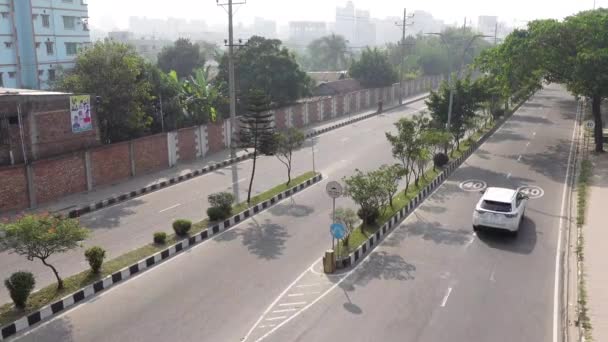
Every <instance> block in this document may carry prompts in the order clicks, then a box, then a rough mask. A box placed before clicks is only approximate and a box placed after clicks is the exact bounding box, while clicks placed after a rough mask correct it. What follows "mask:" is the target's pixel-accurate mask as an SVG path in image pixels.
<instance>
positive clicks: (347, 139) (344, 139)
mask: <svg viewBox="0 0 608 342" xmlns="http://www.w3.org/2000/svg"><path fill="white" fill-rule="evenodd" d="M349 140H350V138H349V137H345V138H342V139H340V142H343V143H345V142H347V141H349Z"/></svg>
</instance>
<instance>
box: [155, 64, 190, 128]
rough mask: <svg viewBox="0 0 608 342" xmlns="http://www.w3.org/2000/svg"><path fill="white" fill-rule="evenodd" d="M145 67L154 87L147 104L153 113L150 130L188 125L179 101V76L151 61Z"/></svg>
mask: <svg viewBox="0 0 608 342" xmlns="http://www.w3.org/2000/svg"><path fill="white" fill-rule="evenodd" d="M145 69H146V75H147V79H148V80H149V82H150V84H151V87H152V89H151V94H152V96H151V100H152V101H151V102H149V103H148V104H147V106H146V112H148V113H153V115H152V117H153V121H152V125H151V127H150V130H151V131H152V132H154V133H157V132H161V131H165V132H166V131H172V130H176V129H178V128H180V127H184V126H185V125H187V124H186V122H185V121H186V118H185V117H184V114H183V110H182V108H181V105H180V102H179V94H180V91H181V85H180V82H179V80H178V79H177V76H172V75H171V74H170V73H169V74H168V73H165V72H163V71H162V70H160V68H159V67H158V66H156V65H154V64H151V63H147V64H146V66H145ZM161 102H162V103H161Z"/></svg>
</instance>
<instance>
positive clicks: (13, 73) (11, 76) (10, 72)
mask: <svg viewBox="0 0 608 342" xmlns="http://www.w3.org/2000/svg"><path fill="white" fill-rule="evenodd" d="M15 76H17V73H16V72H15V71H9V72H8V77H9V78H15Z"/></svg>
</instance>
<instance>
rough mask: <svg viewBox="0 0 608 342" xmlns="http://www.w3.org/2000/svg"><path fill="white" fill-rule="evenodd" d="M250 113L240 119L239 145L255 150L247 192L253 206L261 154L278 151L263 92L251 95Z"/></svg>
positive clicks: (249, 100)
mask: <svg viewBox="0 0 608 342" xmlns="http://www.w3.org/2000/svg"><path fill="white" fill-rule="evenodd" d="M248 103H249V111H248V112H247V113H245V114H243V115H242V116H240V117H239V120H240V122H239V132H238V136H237V145H238V147H240V148H243V149H253V167H252V168H251V179H250V181H249V189H248V190H247V204H251V189H252V187H253V179H254V177H255V167H256V162H257V159H258V155H259V154H271V153H273V152H274V151H275V150H276V146H275V144H276V140H275V136H274V134H275V130H274V127H273V125H272V123H273V120H274V118H273V115H272V114H271V113H269V112H268V108H269V100H268V96H266V94H265V93H264V92H262V91H261V90H252V91H251V92H250V93H249V99H248Z"/></svg>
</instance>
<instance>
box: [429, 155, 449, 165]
mask: <svg viewBox="0 0 608 342" xmlns="http://www.w3.org/2000/svg"><path fill="white" fill-rule="evenodd" d="M449 161H450V157H448V156H447V155H446V154H445V153H437V154H436V155H435V156H434V157H433V163H434V164H435V167H444V166H445V165H446V164H447V163H448V162H449Z"/></svg>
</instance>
